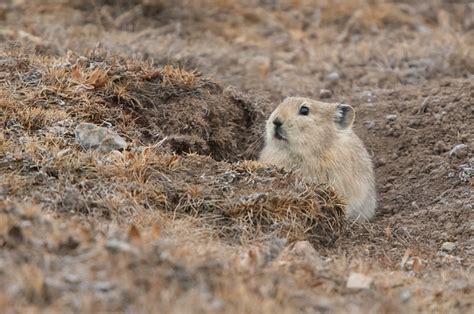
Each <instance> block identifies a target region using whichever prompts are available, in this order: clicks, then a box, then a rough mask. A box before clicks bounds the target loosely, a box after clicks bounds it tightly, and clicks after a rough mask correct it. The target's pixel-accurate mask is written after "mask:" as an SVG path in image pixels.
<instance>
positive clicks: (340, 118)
mask: <svg viewBox="0 0 474 314" xmlns="http://www.w3.org/2000/svg"><path fill="white" fill-rule="evenodd" d="M354 118H355V111H354V108H352V107H351V106H349V105H346V104H339V105H337V107H336V111H335V112H334V123H335V124H336V127H337V128H338V129H340V130H345V129H348V128H350V127H351V126H352V123H353V122H354Z"/></svg>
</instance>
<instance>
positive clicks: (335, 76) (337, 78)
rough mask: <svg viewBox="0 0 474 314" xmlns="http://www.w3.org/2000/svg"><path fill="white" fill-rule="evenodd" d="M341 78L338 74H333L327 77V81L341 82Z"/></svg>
mask: <svg viewBox="0 0 474 314" xmlns="http://www.w3.org/2000/svg"><path fill="white" fill-rule="evenodd" d="M340 78H341V76H340V75H339V73H337V72H331V73H329V74H328V75H326V79H327V80H328V81H331V82H335V81H339V79H340Z"/></svg>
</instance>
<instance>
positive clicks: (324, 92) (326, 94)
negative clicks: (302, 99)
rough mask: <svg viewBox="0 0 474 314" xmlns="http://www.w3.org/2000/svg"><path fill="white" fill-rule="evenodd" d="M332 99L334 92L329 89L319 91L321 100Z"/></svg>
mask: <svg viewBox="0 0 474 314" xmlns="http://www.w3.org/2000/svg"><path fill="white" fill-rule="evenodd" d="M331 97H332V92H331V90H329V89H321V90H320V91H319V98H320V99H327V98H331Z"/></svg>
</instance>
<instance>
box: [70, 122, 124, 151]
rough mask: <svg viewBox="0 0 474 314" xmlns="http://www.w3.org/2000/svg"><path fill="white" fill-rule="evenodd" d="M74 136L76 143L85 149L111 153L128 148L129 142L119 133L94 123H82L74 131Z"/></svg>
mask: <svg viewBox="0 0 474 314" xmlns="http://www.w3.org/2000/svg"><path fill="white" fill-rule="evenodd" d="M74 134H75V137H76V142H77V143H78V144H79V145H81V146H82V147H83V148H84V149H94V150H97V151H100V152H103V153H109V152H111V151H114V150H124V149H125V148H127V142H126V141H125V140H124V139H123V138H122V137H121V136H119V135H118V134H117V133H115V132H114V131H112V130H109V129H107V128H104V127H100V126H97V125H95V124H92V123H80V124H79V125H78V126H77V127H76V129H75V130H74Z"/></svg>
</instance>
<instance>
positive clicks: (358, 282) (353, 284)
mask: <svg viewBox="0 0 474 314" xmlns="http://www.w3.org/2000/svg"><path fill="white" fill-rule="evenodd" d="M372 281H373V279H372V277H369V276H366V275H364V274H361V273H356V272H351V273H350V275H349V278H348V279H347V284H346V287H347V288H349V289H369V288H370V286H371V285H372Z"/></svg>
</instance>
